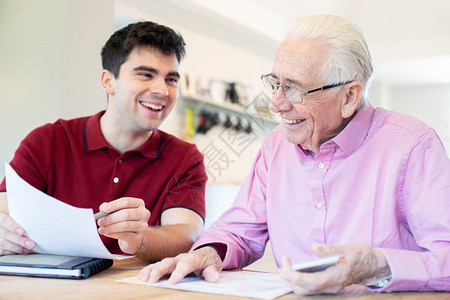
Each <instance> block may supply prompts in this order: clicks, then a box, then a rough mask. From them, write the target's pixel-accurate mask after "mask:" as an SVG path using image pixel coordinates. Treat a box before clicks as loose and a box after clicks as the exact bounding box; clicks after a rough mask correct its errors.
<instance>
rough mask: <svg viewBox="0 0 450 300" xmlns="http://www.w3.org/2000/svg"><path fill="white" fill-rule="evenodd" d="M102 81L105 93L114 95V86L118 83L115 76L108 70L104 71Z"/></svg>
mask: <svg viewBox="0 0 450 300" xmlns="http://www.w3.org/2000/svg"><path fill="white" fill-rule="evenodd" d="M101 80H102V86H103V89H104V90H105V92H106V93H107V94H108V95H114V84H115V82H116V81H115V80H116V79H115V77H114V75H113V74H112V73H111V72H110V71H108V70H103V71H102V78H101Z"/></svg>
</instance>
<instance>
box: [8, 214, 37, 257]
mask: <svg viewBox="0 0 450 300" xmlns="http://www.w3.org/2000/svg"><path fill="white" fill-rule="evenodd" d="M34 246H35V243H34V242H33V241H32V240H31V239H30V238H28V237H27V236H25V230H24V229H23V228H22V227H21V226H19V225H18V224H17V223H16V222H15V221H14V220H13V219H12V218H11V217H10V216H7V215H4V214H0V251H1V252H2V255H3V254H11V253H27V252H29V250H31V249H33V248H34Z"/></svg>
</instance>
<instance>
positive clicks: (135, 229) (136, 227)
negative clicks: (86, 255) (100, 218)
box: [98, 221, 148, 239]
mask: <svg viewBox="0 0 450 300" xmlns="http://www.w3.org/2000/svg"><path fill="white" fill-rule="evenodd" d="M147 229H148V223H147V222H142V221H123V222H119V223H113V224H110V225H102V226H100V227H99V228H98V232H99V233H100V234H102V235H105V236H107V237H110V238H115V239H124V238H126V236H125V237H124V236H123V235H129V234H138V235H142V234H144V233H145V232H146V231H147Z"/></svg>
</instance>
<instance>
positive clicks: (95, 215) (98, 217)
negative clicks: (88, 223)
mask: <svg viewBox="0 0 450 300" xmlns="http://www.w3.org/2000/svg"><path fill="white" fill-rule="evenodd" d="M107 215H109V214H107V213H105V212H102V211H99V212H98V213H96V214H94V218H95V221H97V220H98V219H100V218H103V217H106V216H107Z"/></svg>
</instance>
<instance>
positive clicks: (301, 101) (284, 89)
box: [261, 73, 354, 103]
mask: <svg viewBox="0 0 450 300" xmlns="http://www.w3.org/2000/svg"><path fill="white" fill-rule="evenodd" d="M269 77H272V78H276V77H274V76H272V74H271V73H269V74H266V75H261V81H262V84H263V86H264V87H265V88H266V89H268V90H270V91H271V93H272V94H275V93H276V92H277V91H278V89H279V88H280V87H281V88H282V89H283V94H284V92H285V91H286V87H288V88H292V87H294V88H296V89H297V90H298V91H299V92H300V101H292V100H289V99H287V98H286V99H287V100H288V101H289V102H292V103H303V102H304V101H305V100H304V99H303V97H304V96H306V95H309V94H311V93H314V92H318V91H323V90H327V89H331V88H334V87H337V86H341V85H345V84H348V83H350V82H353V81H354V80H349V81H344V82H339V83H333V84H329V85H324V86H322V87H320V88H316V89H312V90H309V91H306V92H302V91H301V90H300V88H299V87H298V86H297V85H295V84H287V83H281V81H280V80H278V83H276V86H277V88H276V89H275V90H272V89H271V88H270V87H268V86H266V84H265V83H264V81H265V80H267V79H265V78H269ZM284 95H285V97H286V94H284Z"/></svg>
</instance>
